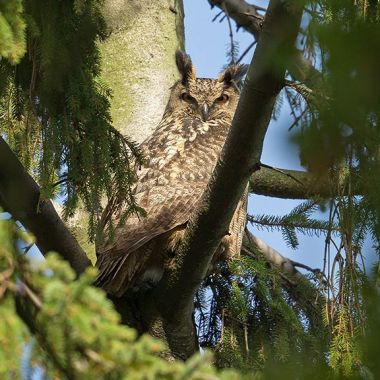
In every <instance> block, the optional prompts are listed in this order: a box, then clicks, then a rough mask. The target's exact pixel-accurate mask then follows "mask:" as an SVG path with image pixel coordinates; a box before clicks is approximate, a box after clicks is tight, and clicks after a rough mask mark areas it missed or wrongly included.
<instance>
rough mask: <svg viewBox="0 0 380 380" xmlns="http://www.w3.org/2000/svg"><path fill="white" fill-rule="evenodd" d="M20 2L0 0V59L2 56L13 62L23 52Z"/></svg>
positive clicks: (23, 35) (20, 56)
mask: <svg viewBox="0 0 380 380" xmlns="http://www.w3.org/2000/svg"><path fill="white" fill-rule="evenodd" d="M22 4H23V1H22V0H12V1H9V0H2V1H0V61H1V57H4V58H6V59H8V60H9V61H10V62H11V63H13V64H15V63H18V62H19V61H20V59H21V58H22V56H23V55H24V54H25V50H26V46H25V21H24V18H23V16H22V12H23V6H22ZM0 78H2V77H1V76H0Z"/></svg>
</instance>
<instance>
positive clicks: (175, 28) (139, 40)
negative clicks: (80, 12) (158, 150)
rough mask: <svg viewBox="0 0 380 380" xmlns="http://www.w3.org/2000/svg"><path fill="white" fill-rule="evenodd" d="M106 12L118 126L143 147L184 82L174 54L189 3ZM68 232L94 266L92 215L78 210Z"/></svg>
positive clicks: (105, 71) (105, 60) (146, 1)
mask: <svg viewBox="0 0 380 380" xmlns="http://www.w3.org/2000/svg"><path fill="white" fill-rule="evenodd" d="M103 10H104V16H105V19H106V23H107V26H108V29H109V36H108V38H107V39H106V40H105V41H104V42H102V43H101V46H100V47H101V53H102V65H103V67H102V78H103V79H104V80H105V82H106V83H107V85H108V86H109V87H110V88H111V90H112V94H113V97H112V101H111V116H112V120H113V126H114V127H115V128H116V129H117V130H119V131H120V132H121V133H122V134H124V135H126V136H128V137H130V138H132V139H133V140H135V141H136V142H138V143H141V142H142V141H143V140H144V139H145V138H146V137H147V136H149V135H150V134H151V132H152V131H153V130H154V128H155V127H156V126H157V125H158V123H159V122H160V120H161V118H162V115H163V113H164V109H165V106H166V103H167V100H168V97H169V88H170V87H171V86H172V85H173V83H174V82H175V80H176V79H178V70H177V67H176V65H175V60H174V54H175V51H176V49H178V48H179V49H184V39H185V37H184V25H183V17H184V13H183V3H182V0H105V2H104V6H103ZM57 211H58V212H59V210H57ZM68 227H69V229H70V230H71V232H72V233H73V235H74V236H75V237H76V238H77V240H78V242H79V243H80V245H81V246H82V248H83V249H84V250H85V252H86V254H87V256H88V257H89V258H90V259H91V261H92V262H94V261H95V247H94V244H91V243H89V242H88V237H87V215H86V213H85V212H84V211H83V210H81V209H78V211H77V213H76V215H75V217H74V218H72V219H70V220H69V221H68Z"/></svg>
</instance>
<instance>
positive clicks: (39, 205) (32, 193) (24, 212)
mask: <svg viewBox="0 0 380 380" xmlns="http://www.w3.org/2000/svg"><path fill="white" fill-rule="evenodd" d="M0 206H2V207H3V208H4V209H5V211H8V212H9V213H11V214H12V216H13V218H15V219H16V220H19V221H20V222H21V223H22V224H23V225H24V226H25V228H27V229H28V230H29V231H31V232H32V233H33V234H34V235H35V237H36V239H37V242H36V244H37V246H38V248H39V249H40V250H41V252H42V253H44V254H46V253H48V252H49V251H56V252H59V253H60V255H61V256H62V257H63V258H64V259H65V260H67V261H68V262H69V263H70V265H71V266H72V268H73V269H74V270H75V272H76V273H77V274H78V275H79V274H81V273H82V272H83V271H84V270H85V269H86V267H87V266H88V265H90V261H89V260H88V258H87V257H86V254H85V253H84V251H83V250H82V248H81V247H80V245H79V244H78V242H77V241H76V239H75V238H74V237H73V235H72V234H71V233H70V231H69V230H68V229H67V227H66V226H65V224H64V223H63V221H62V220H61V218H60V217H59V215H58V214H57V212H56V211H55V209H54V207H53V205H52V203H51V202H50V201H49V200H44V199H41V198H40V190H39V187H38V185H37V183H36V182H35V181H34V179H33V178H32V177H31V176H30V175H29V174H28V173H27V172H26V171H25V169H24V168H23V166H22V164H21V163H20V161H19V160H18V159H17V157H16V156H15V155H14V153H13V152H12V150H11V149H10V148H9V146H8V145H7V144H6V142H5V141H4V140H3V139H2V138H1V137H0Z"/></svg>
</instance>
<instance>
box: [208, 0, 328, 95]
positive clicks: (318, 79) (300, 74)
mask: <svg viewBox="0 0 380 380" xmlns="http://www.w3.org/2000/svg"><path fill="white" fill-rule="evenodd" d="M208 2H209V3H210V5H211V6H217V7H218V8H220V9H221V10H223V11H224V9H225V10H226V11H227V12H228V15H229V17H231V18H232V19H233V20H235V22H236V24H237V25H238V26H241V27H243V28H244V29H245V30H247V31H248V32H250V33H252V34H253V36H254V37H255V39H256V40H258V38H259V36H260V33H261V30H262V23H263V16H261V15H260V14H259V13H258V10H262V8H259V7H257V6H255V5H253V4H248V3H247V2H245V1H244V0H208ZM292 50H293V53H294V57H293V58H294V59H293V60H292V61H290V62H289V65H288V67H287V69H288V70H289V72H290V74H291V75H292V77H293V78H295V79H296V80H298V81H300V82H303V83H304V84H305V85H307V86H308V87H310V88H313V89H315V88H318V87H321V86H322V74H321V73H320V72H319V71H318V70H317V69H316V68H315V67H314V66H313V64H312V63H311V62H310V60H308V59H307V58H305V57H304V55H303V53H302V51H300V50H298V49H296V48H295V47H293V49H292Z"/></svg>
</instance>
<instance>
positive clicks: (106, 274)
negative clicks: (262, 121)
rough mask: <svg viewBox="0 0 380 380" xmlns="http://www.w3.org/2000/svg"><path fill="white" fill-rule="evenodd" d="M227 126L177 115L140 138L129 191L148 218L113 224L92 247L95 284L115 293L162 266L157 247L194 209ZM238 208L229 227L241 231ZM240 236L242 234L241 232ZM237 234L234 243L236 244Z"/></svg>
mask: <svg viewBox="0 0 380 380" xmlns="http://www.w3.org/2000/svg"><path fill="white" fill-rule="evenodd" d="M229 126H230V120H228V121H227V120H226V121H224V120H223V119H222V120H217V121H216V120H215V121H214V120H210V121H209V122H206V123H204V122H202V121H201V120H200V119H197V118H186V117H185V118H182V119H181V118H178V117H177V118H176V117H175V115H171V116H168V117H166V118H165V117H164V119H163V120H162V122H161V123H160V125H159V126H158V127H157V128H156V130H155V132H154V133H153V134H152V135H151V136H150V137H149V138H148V139H147V140H145V141H144V143H143V144H142V145H141V148H142V151H143V154H144V156H145V163H144V166H143V167H142V168H141V169H140V170H138V173H137V174H138V181H137V185H136V187H135V189H134V193H135V198H136V201H137V203H138V204H139V205H140V206H141V207H142V208H144V209H145V211H146V213H147V216H146V217H137V216H134V215H133V216H131V217H129V218H128V219H127V220H126V221H125V222H124V224H122V225H119V226H117V227H116V229H115V233H114V239H113V240H108V241H107V240H105V241H104V242H103V244H102V245H99V246H97V255H98V262H97V266H98V268H99V276H98V279H97V284H98V285H100V286H102V287H103V288H104V289H105V290H106V291H108V292H109V293H112V294H115V295H118V296H120V295H122V294H123V293H124V292H125V290H126V289H128V288H130V287H131V286H134V285H136V284H137V283H138V282H141V281H143V279H144V272H146V276H145V277H149V275H148V274H147V273H148V272H150V271H152V268H153V269H154V268H155V267H156V268H157V270H161V271H162V270H163V266H164V261H165V257H164V255H163V254H162V251H165V250H167V247H168V245H169V246H170V241H171V239H173V236H174V235H173V234H171V233H170V231H178V230H181V229H183V228H184V226H185V224H186V222H187V221H188V220H189V218H190V216H191V214H192V212H193V211H194V209H195V208H196V205H197V203H198V201H199V199H200V197H201V196H202V193H203V191H204V190H205V188H206V186H207V183H208V181H209V179H210V176H211V173H212V170H213V168H214V166H215V164H216V161H217V159H218V156H219V154H220V151H221V149H222V146H223V143H224V141H225V139H226V136H227V133H228V129H229ZM241 206H242V207H243V209H244V212H243V214H244V215H243V214H242V212H239V215H236V216H235V217H234V219H233V221H232V222H231V228H232V229H233V230H235V229H236V228H238V229H240V230H241V227H238V224H239V225H241V223H240V222H239V223H238V222H237V221H238V220H239V221H240V219H242V218H244V220H245V205H241ZM240 208H241V207H240ZM122 212H123V210H119V211H118V212H116V213H114V214H113V215H112V216H111V219H112V224H113V225H114V226H115V225H117V224H118V221H119V220H120V216H121V215H122ZM235 214H236V213H235ZM234 220H235V222H234ZM231 232H234V231H231ZM236 232H238V231H236ZM234 233H235V232H234ZM239 234H240V235H241V236H242V234H243V231H239ZM170 235H173V236H172V237H170ZM240 235H239V237H238V239H237V240H239V241H238V242H237V243H235V244H237V245H239V244H241V236H240ZM235 240H236V239H235ZM165 247H166V249H165ZM172 248H173V247H172ZM231 249H232V246H231ZM239 249H240V248H239ZM159 251H161V253H160V252H159ZM145 279H148V280H149V278H145Z"/></svg>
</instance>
